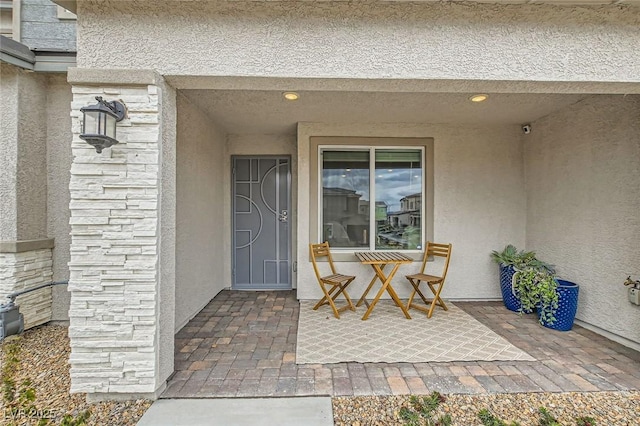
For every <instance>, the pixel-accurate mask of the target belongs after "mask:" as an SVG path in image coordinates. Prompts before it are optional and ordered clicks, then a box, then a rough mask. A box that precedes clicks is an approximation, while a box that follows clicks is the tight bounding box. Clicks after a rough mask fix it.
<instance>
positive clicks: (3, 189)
mask: <svg viewBox="0 0 640 426" xmlns="http://www.w3.org/2000/svg"><path fill="white" fill-rule="evenodd" d="M1 72H2V76H1V80H2V83H1V85H0V86H1V90H2V100H1V101H0V104H1V107H0V108H1V109H0V113H1V116H0V118H1V119H2V126H1V129H2V130H0V131H1V132H2V133H1V134H0V136H2V142H1V144H2V145H1V147H2V156H1V158H2V159H1V160H0V166H1V168H2V171H1V172H0V173H2V179H1V180H0V195H1V196H2V201H3V202H2V206H1V207H0V212H1V216H0V217H1V220H0V240H35V239H43V238H46V237H47V219H46V215H47V206H46V203H47V168H46V155H47V154H46V153H47V149H46V126H44V125H42V123H46V99H47V93H46V89H47V86H46V76H44V75H42V74H36V73H27V72H26V71H23V70H21V69H18V68H16V67H14V66H12V65H7V64H2V67H1Z"/></svg>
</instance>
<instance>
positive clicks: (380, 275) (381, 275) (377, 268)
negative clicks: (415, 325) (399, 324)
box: [362, 263, 411, 321]
mask: <svg viewBox="0 0 640 426" xmlns="http://www.w3.org/2000/svg"><path fill="white" fill-rule="evenodd" d="M371 266H373V269H375V271H376V276H377V277H378V278H380V281H382V287H380V290H378V293H377V294H376V297H375V298H374V299H373V302H371V305H369V309H367V312H365V313H364V315H363V317H362V320H363V321H364V320H366V319H367V318H369V315H370V314H371V311H373V307H374V306H376V303H378V300H380V297H381V296H382V293H384V291H385V290H386V289H387V286H388V285H389V283H390V282H391V278H393V276H394V275H395V273H396V271H397V270H398V268H399V267H400V264H399V263H396V264H395V265H394V266H393V269H392V270H391V273H390V274H389V276H387V277H385V276H384V272H383V271H382V268H380V265H376V264H372V265H371ZM394 293H395V292H394ZM396 298H397V295H396ZM398 300H399V299H398ZM396 303H397V302H396ZM403 311H405V312H406V309H403ZM405 315H408V314H405ZM409 318H411V317H409Z"/></svg>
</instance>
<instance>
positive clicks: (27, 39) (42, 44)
mask: <svg viewBox="0 0 640 426" xmlns="http://www.w3.org/2000/svg"><path fill="white" fill-rule="evenodd" d="M57 8H58V6H57V5H55V4H54V3H53V2H51V1H49V0H22V8H21V14H20V16H21V21H22V22H21V25H22V27H21V36H20V42H21V43H23V44H26V45H27V46H29V47H30V48H31V49H34V50H63V51H75V50H76V21H75V20H67V19H58V16H57V13H58V11H57Z"/></svg>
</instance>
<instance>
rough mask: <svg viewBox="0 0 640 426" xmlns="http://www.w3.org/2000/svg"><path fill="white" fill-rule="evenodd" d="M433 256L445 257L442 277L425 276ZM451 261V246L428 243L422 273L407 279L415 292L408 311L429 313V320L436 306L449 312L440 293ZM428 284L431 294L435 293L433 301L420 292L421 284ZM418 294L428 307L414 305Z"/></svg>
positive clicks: (409, 276) (412, 293) (411, 297)
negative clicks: (428, 261)
mask: <svg viewBox="0 0 640 426" xmlns="http://www.w3.org/2000/svg"><path fill="white" fill-rule="evenodd" d="M431 256H438V257H444V258H445V259H444V269H443V271H442V274H441V275H429V274H425V273H424V272H425V268H426V266H427V260H428V259H429V257H431ZM449 259H451V244H437V243H432V242H431V241H429V242H427V249H426V250H425V252H424V259H422V268H421V269H420V272H419V273H417V274H413V275H407V277H406V278H407V279H408V280H409V282H410V283H411V285H412V286H413V291H412V292H411V296H410V297H409V301H408V302H407V309H410V308H414V309H418V310H420V311H422V312H426V313H427V318H431V315H433V309H434V308H435V307H436V305H438V306H440V307H441V308H442V309H444V310H445V311H447V310H448V309H447V305H445V303H444V301H443V300H442V299H441V298H440V292H441V291H442V287H444V280H445V278H446V277H447V270H448V269H449ZM421 283H426V284H427V286H428V287H429V289H430V290H431V292H432V293H433V299H431V300H429V299H427V298H426V297H425V296H424V294H422V292H421V291H420V284H421ZM416 294H418V296H420V299H422V301H423V302H424V304H425V305H426V306H419V305H415V304H414V301H413V299H414V297H415V295H416Z"/></svg>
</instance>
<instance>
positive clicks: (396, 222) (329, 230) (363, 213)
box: [321, 148, 424, 250]
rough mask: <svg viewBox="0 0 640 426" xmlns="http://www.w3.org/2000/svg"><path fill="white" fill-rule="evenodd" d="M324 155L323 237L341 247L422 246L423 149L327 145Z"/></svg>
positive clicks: (411, 247) (387, 248)
mask: <svg viewBox="0 0 640 426" xmlns="http://www.w3.org/2000/svg"><path fill="white" fill-rule="evenodd" d="M321 156H322V189H323V190H322V209H321V214H322V217H321V223H322V224H323V228H322V238H323V241H329V243H330V244H331V246H332V247H341V248H365V249H378V250H419V249H421V248H422V242H421V241H422V238H423V235H422V196H423V192H424V191H423V180H422V174H423V173H422V172H423V170H422V150H421V149H391V148H366V149H360V150H359V149H350V150H346V149H345V150H340V149H337V148H334V149H326V148H325V149H322V151H321ZM371 164H375V166H374V168H373V170H371V167H370V165H371ZM372 180H373V183H374V185H371V181H372ZM372 198H373V199H375V204H374V206H373V207H371V206H370V200H371V199H372ZM372 208H373V211H372ZM371 236H373V238H372V237H371Z"/></svg>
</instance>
